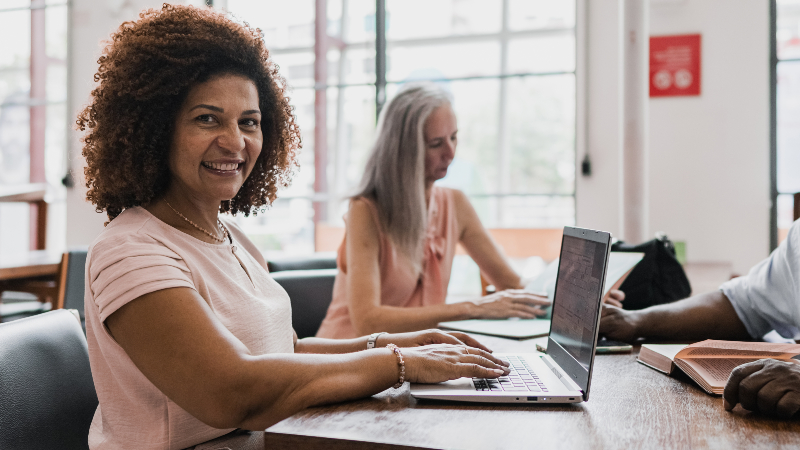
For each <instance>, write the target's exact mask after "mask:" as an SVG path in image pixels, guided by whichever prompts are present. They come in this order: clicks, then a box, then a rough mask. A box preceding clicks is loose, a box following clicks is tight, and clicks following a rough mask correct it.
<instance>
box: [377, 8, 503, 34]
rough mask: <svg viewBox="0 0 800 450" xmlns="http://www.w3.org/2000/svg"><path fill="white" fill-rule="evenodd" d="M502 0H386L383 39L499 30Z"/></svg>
mask: <svg viewBox="0 0 800 450" xmlns="http://www.w3.org/2000/svg"><path fill="white" fill-rule="evenodd" d="M502 13H503V3H502V1H501V0H450V1H446V0H438V1H430V0H387V1H386V39H387V40H390V41H391V40H398V39H419V38H429V37H441V36H453V35H468V34H486V33H498V32H500V28H501V26H502Z"/></svg>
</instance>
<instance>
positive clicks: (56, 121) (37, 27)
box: [0, 0, 68, 254]
mask: <svg viewBox="0 0 800 450" xmlns="http://www.w3.org/2000/svg"><path fill="white" fill-rule="evenodd" d="M67 13H68V5H67V2H66V1H65V0H3V1H2V2H0V42H3V45H0V190H2V191H3V192H11V191H13V190H14V189H19V188H20V187H23V186H25V185H29V184H31V183H36V184H41V185H47V186H48V188H47V190H48V192H49V194H48V200H50V201H51V202H52V203H53V204H54V205H58V204H59V198H63V193H64V189H63V187H62V186H61V179H62V177H64V174H65V172H66V166H65V164H66V158H65V153H66V140H67V130H66V127H67V123H68V120H67V111H66V92H67V66H66V60H67V22H68V21H67ZM61 204H62V206H63V201H62V202H61ZM61 210H62V211H63V208H62V209H61ZM58 212H59V209H58V208H56V209H55V210H53V208H50V213H49V214H50V216H51V219H50V221H51V222H53V219H52V216H53V215H54V213H56V214H57V213H58ZM36 214H37V210H32V208H31V207H30V206H29V205H27V204H24V203H0V252H2V253H4V254H9V253H19V252H24V251H27V250H28V249H29V248H35V247H37V244H36V242H35V241H36V228H35V221H36V217H37V216H36ZM31 225H34V227H33V230H32V229H31ZM51 244H53V246H59V245H63V243H60V242H55V243H50V242H48V246H50V245H51Z"/></svg>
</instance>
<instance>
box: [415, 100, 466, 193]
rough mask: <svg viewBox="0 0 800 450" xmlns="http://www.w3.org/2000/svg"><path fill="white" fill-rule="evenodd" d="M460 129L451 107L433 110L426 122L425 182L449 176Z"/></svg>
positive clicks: (424, 134)
mask: <svg viewBox="0 0 800 450" xmlns="http://www.w3.org/2000/svg"><path fill="white" fill-rule="evenodd" d="M457 133H458V127H457V126H456V115H455V114H454V113H453V108H451V107H450V105H442V106H440V107H438V108H436V109H434V110H433V112H432V113H431V115H430V116H428V120H427V121H426V122H425V127H424V129H423V136H424V138H425V181H426V182H431V183H432V182H434V181H436V180H439V179H442V178H444V176H445V175H447V168H448V167H449V166H450V163H451V162H453V158H454V157H455V155H456V144H457V143H458V138H457V136H456V135H457Z"/></svg>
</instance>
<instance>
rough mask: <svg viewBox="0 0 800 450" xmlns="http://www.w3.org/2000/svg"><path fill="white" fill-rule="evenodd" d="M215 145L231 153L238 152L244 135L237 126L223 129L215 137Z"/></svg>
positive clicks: (242, 146) (243, 144) (242, 144)
mask: <svg viewBox="0 0 800 450" xmlns="http://www.w3.org/2000/svg"><path fill="white" fill-rule="evenodd" d="M217 145H219V146H220V147H221V148H222V149H224V150H228V151H231V152H239V151H241V150H242V149H243V148H244V146H245V142H244V134H242V131H241V130H240V129H239V127H238V125H237V126H231V127H225V129H223V130H222V132H221V133H220V135H219V136H218V137H217Z"/></svg>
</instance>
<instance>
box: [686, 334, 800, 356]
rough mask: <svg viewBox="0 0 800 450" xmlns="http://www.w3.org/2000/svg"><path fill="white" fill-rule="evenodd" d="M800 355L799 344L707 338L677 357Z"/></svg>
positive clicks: (688, 347)
mask: <svg viewBox="0 0 800 450" xmlns="http://www.w3.org/2000/svg"><path fill="white" fill-rule="evenodd" d="M797 355H800V345H798V344H773V343H769V342H742V341H716V340H711V339H709V340H706V341H702V342H697V343H695V344H691V345H689V346H687V347H686V348H685V349H683V350H681V351H680V352H679V353H678V354H677V355H675V358H677V359H698V358H703V359H715V358H717V359H719V358H722V359H725V358H747V359H748V360H752V361H755V360H758V359H764V358H771V359H783V360H789V359H792V357H794V356H797Z"/></svg>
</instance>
